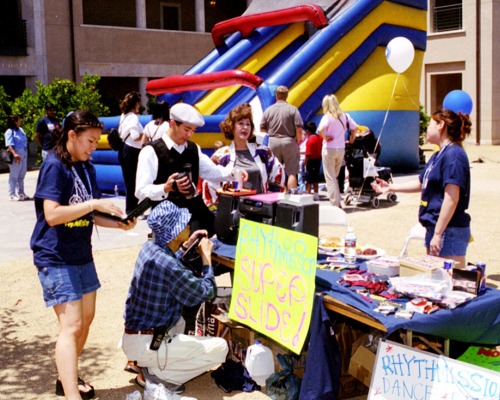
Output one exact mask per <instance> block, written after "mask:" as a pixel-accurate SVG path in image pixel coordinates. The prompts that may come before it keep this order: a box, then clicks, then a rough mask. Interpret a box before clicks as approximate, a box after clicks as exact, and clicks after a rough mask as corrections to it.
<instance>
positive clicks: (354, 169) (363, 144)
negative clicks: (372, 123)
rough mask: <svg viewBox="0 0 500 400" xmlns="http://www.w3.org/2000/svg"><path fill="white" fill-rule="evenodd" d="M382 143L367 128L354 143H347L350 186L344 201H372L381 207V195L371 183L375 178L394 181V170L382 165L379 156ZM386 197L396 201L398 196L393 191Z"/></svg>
mask: <svg viewBox="0 0 500 400" xmlns="http://www.w3.org/2000/svg"><path fill="white" fill-rule="evenodd" d="M380 152H381V148H380V143H379V144H378V145H377V139H376V138H375V135H374V133H373V132H372V131H371V130H370V129H367V130H366V131H365V132H363V133H362V134H361V135H359V134H358V136H357V137H356V139H355V141H354V143H353V144H346V149H345V162H346V166H347V171H348V172H349V188H348V190H347V192H346V195H345V197H344V203H345V204H346V205H349V204H351V203H371V205H372V207H373V208H379V207H380V197H381V196H383V195H379V194H377V193H376V192H375V191H374V190H373V188H372V186H371V183H372V182H373V181H374V180H375V178H380V179H383V180H385V181H387V182H389V183H390V182H392V172H391V169H390V168H389V167H380V166H379V163H378V158H379V156H380ZM385 196H386V199H387V200H388V201H389V202H391V203H394V202H395V201H396V200H397V198H398V197H397V196H396V194H395V193H393V192H389V193H387V194H386V195H385Z"/></svg>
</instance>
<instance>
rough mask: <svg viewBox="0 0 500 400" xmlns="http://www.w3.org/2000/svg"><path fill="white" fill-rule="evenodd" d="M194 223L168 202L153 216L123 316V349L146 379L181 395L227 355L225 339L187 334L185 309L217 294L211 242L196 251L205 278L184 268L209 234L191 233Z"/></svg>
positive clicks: (185, 211) (184, 212) (158, 207)
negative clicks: (191, 248) (186, 259)
mask: <svg viewBox="0 0 500 400" xmlns="http://www.w3.org/2000/svg"><path fill="white" fill-rule="evenodd" d="M190 218H191V214H190V213H189V211H188V210H187V209H186V208H179V207H177V206H176V205H174V204H173V203H172V202H170V201H168V200H166V201H163V202H162V203H160V204H159V205H158V206H157V207H155V208H154V209H153V210H152V211H151V213H150V215H149V217H148V225H149V227H150V228H151V229H152V230H153V237H154V240H153V241H148V242H146V243H145V244H144V245H143V247H142V249H141V251H140V253H139V256H138V258H137V261H136V264H135V269H134V273H133V276H132V282H131V284H130V288H129V292H128V296H127V300H126V303H125V313H124V318H125V332H124V333H123V338H122V349H123V351H124V352H125V354H126V355H127V357H128V359H129V360H135V361H136V363H137V365H138V366H139V367H141V368H142V371H143V374H144V377H145V378H146V379H151V380H153V381H155V382H157V383H159V382H161V383H163V385H165V386H166V387H167V389H169V390H170V391H172V392H175V393H181V392H182V391H183V384H184V383H185V382H187V381H189V380H190V379H192V378H194V377H196V376H198V375H201V374H202V373H204V372H206V371H208V370H210V369H213V368H216V367H217V366H218V365H219V364H221V363H223V362H224V361H225V359H226V355H227V352H228V346H227V342H226V341H225V340H224V339H222V338H217V337H200V336H190V335H185V334H183V332H184V326H185V321H184V319H183V318H182V316H181V313H182V308H183V307H184V306H186V307H191V306H194V305H198V304H201V303H202V302H204V301H207V300H211V299H214V298H215V296H216V294H217V286H216V283H215V278H214V272H213V269H212V266H211V253H212V248H213V243H212V242H211V241H210V240H209V239H207V238H206V237H205V238H203V239H202V240H201V242H200V244H199V247H198V252H199V253H200V255H201V259H202V264H203V268H202V274H201V277H198V276H196V275H195V274H194V273H193V272H192V271H191V270H190V269H189V268H186V267H185V266H184V265H183V264H182V263H181V260H180V258H181V257H182V255H183V254H184V252H185V251H186V250H187V248H188V247H189V246H190V245H191V244H192V243H194V241H195V240H196V239H197V238H198V236H199V235H206V234H207V232H206V231H205V230H198V231H195V232H194V233H192V234H190V228H189V225H188V223H189V220H190ZM163 335H164V336H163ZM155 344H156V346H155Z"/></svg>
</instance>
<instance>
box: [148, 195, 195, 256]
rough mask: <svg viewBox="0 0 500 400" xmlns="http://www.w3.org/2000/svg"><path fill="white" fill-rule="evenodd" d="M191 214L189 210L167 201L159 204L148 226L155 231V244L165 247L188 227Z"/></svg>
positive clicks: (151, 214) (149, 218)
mask: <svg viewBox="0 0 500 400" xmlns="http://www.w3.org/2000/svg"><path fill="white" fill-rule="evenodd" d="M190 219H191V214H190V213H189V211H188V209H187V208H179V207H177V206H176V205H175V204H174V203H172V202H170V201H168V200H165V201H163V202H161V203H160V204H158V205H157V206H156V207H155V208H153V210H152V211H151V213H150V214H149V217H148V226H149V227H150V228H151V229H152V230H153V232H154V237H155V243H156V244H157V245H158V246H160V247H165V246H166V245H167V243H170V242H171V241H172V240H174V239H175V238H176V237H177V236H178V235H179V233H181V232H182V231H183V230H184V228H185V227H186V226H187V225H188V223H189V220H190Z"/></svg>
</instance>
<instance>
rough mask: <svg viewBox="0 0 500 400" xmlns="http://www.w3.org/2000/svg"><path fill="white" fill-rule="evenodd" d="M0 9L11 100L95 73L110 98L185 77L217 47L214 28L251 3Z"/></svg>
mask: <svg viewBox="0 0 500 400" xmlns="http://www.w3.org/2000/svg"><path fill="white" fill-rule="evenodd" d="M0 7H1V8H2V13H0V14H1V15H2V16H1V17H0V22H1V23H0V84H1V85H3V86H4V88H5V89H6V91H7V93H8V94H9V95H11V96H13V97H16V96H19V95H20V94H21V93H22V91H23V90H24V89H25V88H29V89H31V90H35V82H36V81H40V82H42V83H43V84H49V83H50V82H51V81H52V80H53V79H54V78H61V79H72V80H74V81H76V82H80V81H81V80H82V78H83V76H85V74H90V75H99V76H100V77H101V86H100V89H101V91H103V94H104V96H105V97H107V96H109V97H116V98H121V97H123V95H125V94H126V93H127V92H129V91H131V90H139V91H140V92H141V93H145V86H146V83H147V81H148V79H152V78H162V77H165V76H167V75H172V74H182V73H184V72H186V71H187V70H188V69H189V68H190V67H191V66H192V65H193V64H195V63H196V62H197V61H198V60H199V59H200V58H202V57H203V56H205V55H206V54H207V53H208V52H209V51H211V50H212V49H213V47H214V45H213V41H212V37H211V34H210V32H211V30H212V27H213V26H214V25H215V23H217V22H219V21H222V20H226V19H229V18H232V17H235V16H239V15H241V14H242V13H243V12H244V11H245V9H246V7H247V3H246V0H168V1H162V0H120V1H119V2H117V1H114V0H66V1H63V0H3V1H2V5H1V6H0ZM4 10H5V12H4ZM143 99H144V101H146V100H147V99H146V96H143Z"/></svg>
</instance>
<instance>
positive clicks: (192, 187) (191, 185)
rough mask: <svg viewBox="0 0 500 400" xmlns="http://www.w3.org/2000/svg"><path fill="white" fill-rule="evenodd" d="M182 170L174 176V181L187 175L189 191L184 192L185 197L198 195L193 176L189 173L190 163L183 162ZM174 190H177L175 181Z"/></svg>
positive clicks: (189, 197)
mask: <svg viewBox="0 0 500 400" xmlns="http://www.w3.org/2000/svg"><path fill="white" fill-rule="evenodd" d="M182 168H183V169H184V171H182V172H179V173H178V174H177V177H176V178H175V180H176V181H178V180H181V179H183V178H184V177H187V178H188V179H189V192H188V193H186V194H185V196H186V199H191V198H193V197H195V196H197V195H198V191H197V190H196V186H195V185H194V183H193V178H192V174H191V164H184V165H183V167H182ZM175 190H177V191H178V190H179V189H178V188H177V182H175Z"/></svg>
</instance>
